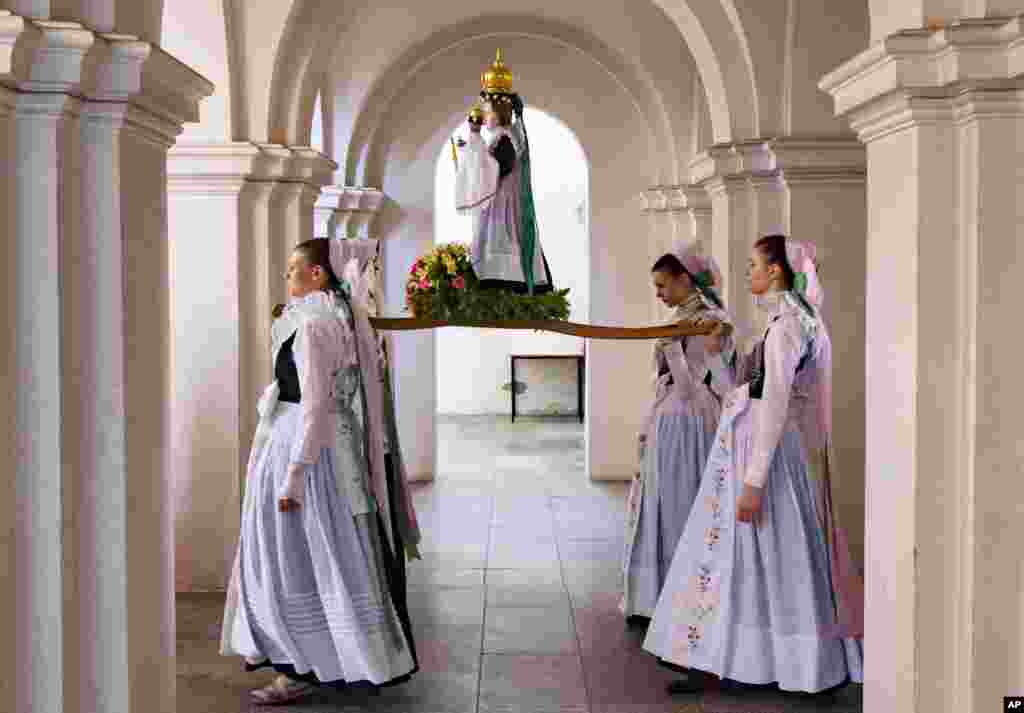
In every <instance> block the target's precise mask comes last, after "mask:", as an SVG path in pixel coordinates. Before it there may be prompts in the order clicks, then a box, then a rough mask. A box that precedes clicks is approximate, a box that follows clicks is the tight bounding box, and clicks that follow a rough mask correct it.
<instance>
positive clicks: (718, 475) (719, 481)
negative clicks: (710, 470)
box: [712, 466, 729, 496]
mask: <svg viewBox="0 0 1024 713" xmlns="http://www.w3.org/2000/svg"><path fill="white" fill-rule="evenodd" d="M712 477H713V478H714V480H713V481H712V483H713V485H714V488H715V495H716V496H719V495H721V494H722V491H723V490H725V484H726V481H727V478H728V477H729V469H728V468H724V467H721V466H719V467H718V468H715V470H714V474H713V475H712Z"/></svg>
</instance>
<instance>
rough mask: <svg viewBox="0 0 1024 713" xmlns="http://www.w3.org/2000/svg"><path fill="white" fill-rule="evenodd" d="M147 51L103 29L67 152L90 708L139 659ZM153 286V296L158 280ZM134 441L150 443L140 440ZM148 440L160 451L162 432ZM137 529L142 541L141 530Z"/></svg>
mask: <svg viewBox="0 0 1024 713" xmlns="http://www.w3.org/2000/svg"><path fill="white" fill-rule="evenodd" d="M149 51H150V47H149V45H148V44H146V43H144V42H138V41H135V40H134V39H133V38H128V37H118V38H116V39H109V40H108V39H106V37H105V36H100V37H97V39H96V42H95V43H94V44H93V46H92V49H91V50H90V52H89V55H88V56H87V58H86V62H85V66H84V72H83V74H84V76H83V81H82V85H81V87H82V91H84V92H85V93H86V98H87V101H85V102H84V103H83V104H82V107H81V111H80V114H79V120H78V121H77V122H76V123H75V124H74V125H69V131H67V132H66V133H65V141H64V143H63V145H62V152H61V172H62V190H61V219H62V245H63V250H64V254H63V255H62V270H61V271H62V276H63V280H64V310H65V316H64V330H65V342H64V358H65V369H64V379H65V384H66V397H65V402H64V414H63V422H64V423H63V428H64V448H65V453H66V461H67V462H70V463H76V464H77V467H76V468H74V470H73V471H72V473H70V474H69V477H66V478H65V488H64V509H65V513H66V517H67V518H68V521H69V522H70V523H72V526H71V527H68V528H66V531H65V535H66V536H65V547H66V548H67V550H68V551H66V552H65V562H66V565H67V566H68V569H67V570H66V572H67V574H68V576H69V577H71V578H73V581H74V585H73V589H74V596H72V597H69V599H70V601H72V602H73V603H74V604H73V605H74V607H75V610H74V611H72V612H66V614H67V616H68V620H67V625H66V626H65V636H66V637H67V641H66V642H65V646H66V648H68V649H74V650H77V651H78V652H80V656H79V658H78V661H79V664H80V666H79V669H78V670H77V671H73V672H70V671H69V672H68V676H67V677H66V681H68V682H70V679H71V677H72V676H76V675H77V677H78V688H77V689H76V698H78V700H79V701H80V703H81V705H82V706H83V708H84V709H95V710H110V711H114V710H123V709H125V708H126V707H127V706H128V705H129V689H128V688H126V687H124V685H123V683H124V681H125V680H126V672H128V673H129V677H130V671H131V668H132V665H133V664H132V661H131V658H130V656H129V645H128V632H129V624H128V618H127V616H128V611H129V606H128V601H127V597H128V586H127V579H126V578H127V577H128V575H129V572H128V571H127V569H126V567H125V566H124V562H123V561H120V560H119V558H112V557H111V556H110V553H112V552H128V541H129V540H128V538H129V536H131V535H132V534H133V533H132V531H131V525H130V523H129V522H127V521H126V515H125V513H126V512H127V509H128V503H129V502H130V501H131V498H130V494H129V479H128V472H129V453H128V436H129V433H128V431H129V423H128V413H127V410H126V409H127V406H128V401H129V398H130V397H131V396H132V395H133V394H134V391H130V389H129V383H128V381H127V370H128V368H129V365H130V361H131V359H132V357H133V356H134V355H129V354H127V353H125V350H124V349H123V348H122V347H121V346H120V345H124V344H125V343H126V339H127V336H128V335H127V332H126V326H127V325H126V319H125V310H126V304H125V299H126V296H127V295H128V290H129V289H130V285H131V273H130V271H129V270H128V267H127V265H126V263H125V255H126V253H127V246H126V245H125V242H124V237H125V235H126V234H127V231H126V230H125V225H124V223H123V221H122V215H121V211H122V202H121V191H122V166H121V156H122V153H121V128H122V126H123V124H124V119H125V114H126V111H127V109H128V105H127V103H126V101H125V100H127V98H128V97H129V96H131V95H132V94H135V93H137V92H138V91H139V89H140V71H141V65H142V62H143V61H144V60H145V59H146V57H147V56H148V54H149ZM94 100H95V101H94ZM157 249H158V250H160V248H157ZM146 293H147V298H148V299H150V300H152V299H153V298H152V296H151V293H152V287H151V286H148V287H147V288H146ZM157 300H159V298H157ZM157 304H159V302H158V301H157ZM151 366H152V367H153V371H152V372H150V374H151V375H152V374H153V373H159V371H158V370H159V363H155V364H152V365H151ZM151 383H152V382H151ZM157 383H159V382H157ZM155 396H156V400H155V402H153V401H147V404H150V405H151V404H153V403H156V404H157V405H159V404H160V403H161V402H162V400H163V398H164V394H163V392H162V391H159V390H158V391H157V392H156V394H155ZM136 443H137V444H138V445H139V446H140V448H143V449H144V448H145V445H144V444H143V442H141V441H140V440H136ZM151 446H152V447H153V448H154V449H155V450H156V451H157V452H160V451H161V450H162V446H163V443H162V440H158V441H156V442H153V443H151ZM149 472H151V473H153V474H154V475H155V474H156V473H161V474H162V472H163V471H162V469H158V470H156V471H149ZM155 482H156V483H157V484H159V485H162V481H160V480H156V481H155ZM128 517H129V518H130V515H129V516H128ZM135 534H136V540H135V541H137V542H141V540H142V537H141V533H135ZM151 561H152V560H151ZM72 622H77V626H75V625H73V624H72ZM93 701H95V702H96V703H92V702H93Z"/></svg>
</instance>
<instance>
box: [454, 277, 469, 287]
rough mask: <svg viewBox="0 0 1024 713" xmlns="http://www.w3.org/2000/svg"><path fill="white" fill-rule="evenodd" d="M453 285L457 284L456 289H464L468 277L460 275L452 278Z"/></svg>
mask: <svg viewBox="0 0 1024 713" xmlns="http://www.w3.org/2000/svg"><path fill="white" fill-rule="evenodd" d="M452 285H454V286H455V289H456V290H464V289H465V288H466V278H465V277H463V276H462V275H459V276H458V277H456V278H455V279H454V280H452Z"/></svg>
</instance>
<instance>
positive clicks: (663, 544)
mask: <svg viewBox="0 0 1024 713" xmlns="http://www.w3.org/2000/svg"><path fill="white" fill-rule="evenodd" d="M651 274H652V275H653V279H654V286H655V290H656V292H657V296H658V299H660V300H661V301H662V302H663V303H665V305H667V306H668V307H671V308H674V309H675V315H674V320H675V321H677V322H684V321H686V322H689V321H693V320H694V319H695V318H697V317H703V318H705V319H706V320H711V321H716V322H720V323H722V324H725V325H728V324H731V320H730V318H729V315H728V314H727V313H726V312H725V310H724V308H723V305H722V300H721V298H720V297H719V295H718V293H717V292H716V289H715V288H716V287H717V286H719V285H721V273H720V272H719V270H718V265H717V264H716V263H715V261H714V259H713V258H710V257H703V256H701V255H699V254H698V251H697V249H696V245H693V246H690V247H689V248H682V247H681V248H680V249H678V250H677V251H676V252H674V253H669V254H666V255H664V256H662V257H661V258H660V259H659V260H658V261H657V262H656V263H654V267H653V268H652V270H651ZM712 341H713V342H715V344H714V348H715V350H716V353H717V352H720V351H723V349H724V351H725V352H726V353H727V354H730V355H731V354H732V353H733V351H734V349H733V342H732V337H731V336H729V337H718V336H698V337H680V338H674V339H667V340H659V341H658V342H657V343H656V345H655V351H654V366H655V371H656V374H657V376H656V387H655V397H654V403H653V404H652V405H651V408H650V411H649V413H648V415H647V418H646V419H645V422H644V427H643V430H642V431H641V433H640V473H639V474H638V475H637V478H636V479H635V480H634V482H633V486H632V489H631V491H630V498H629V515H628V521H627V541H626V552H625V562H624V565H623V570H624V581H623V596H622V603H621V608H622V611H623V613H624V614H625V615H626V617H627V620H629V621H637V620H644V619H650V617H651V615H652V614H653V613H654V606H655V604H656V603H657V601H658V595H659V594H660V593H661V588H662V585H663V584H664V581H665V575H666V574H667V573H668V568H669V566H670V565H671V564H672V555H673V553H674V552H675V549H676V542H678V540H679V536H680V534H681V533H682V531H683V526H684V525H685V524H686V518H687V516H689V514H690V507H691V506H692V505H693V500H694V498H695V497H696V496H697V489H698V488H699V487H700V479H701V475H702V474H703V473H704V463H705V462H706V461H707V457H708V454H709V453H710V452H711V445H712V443H713V442H714V437H715V429H716V428H717V427H718V416H719V413H720V410H721V408H720V397H721V396H722V395H723V393H724V391H725V390H726V389H728V388H729V387H730V386H731V381H730V382H727V383H725V384H722V383H718V382H717V381H716V379H715V377H714V375H713V373H712V372H711V371H710V370H709V369H708V366H707V361H708V355H709V352H708V343H709V342H712ZM720 341H724V344H719V343H718V342H720Z"/></svg>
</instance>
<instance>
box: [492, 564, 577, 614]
mask: <svg viewBox="0 0 1024 713" xmlns="http://www.w3.org/2000/svg"><path fill="white" fill-rule="evenodd" d="M568 603H569V594H568V592H567V591H566V589H565V585H564V584H563V583H562V573H561V570H560V569H559V568H555V567H550V568H543V569H489V570H487V606H488V607H550V606H564V605H568Z"/></svg>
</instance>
